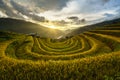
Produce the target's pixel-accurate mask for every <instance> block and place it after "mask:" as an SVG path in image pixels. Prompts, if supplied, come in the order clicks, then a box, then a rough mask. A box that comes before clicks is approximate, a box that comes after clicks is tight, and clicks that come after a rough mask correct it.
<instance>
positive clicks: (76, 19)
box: [68, 16, 86, 25]
mask: <svg viewBox="0 0 120 80" xmlns="http://www.w3.org/2000/svg"><path fill="white" fill-rule="evenodd" d="M68 19H70V20H71V24H76V25H79V24H83V23H85V22H86V19H79V17H77V16H71V17H68Z"/></svg>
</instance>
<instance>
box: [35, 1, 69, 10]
mask: <svg viewBox="0 0 120 80" xmlns="http://www.w3.org/2000/svg"><path fill="white" fill-rule="evenodd" d="M68 1H70V0H34V2H35V3H36V5H37V6H39V7H40V8H44V9H46V10H52V9H62V8H63V7H65V6H66V3H67V2H68Z"/></svg>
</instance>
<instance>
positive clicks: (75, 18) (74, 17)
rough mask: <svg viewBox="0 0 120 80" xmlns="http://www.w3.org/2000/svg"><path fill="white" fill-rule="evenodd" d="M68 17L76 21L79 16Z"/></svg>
mask: <svg viewBox="0 0 120 80" xmlns="http://www.w3.org/2000/svg"><path fill="white" fill-rule="evenodd" d="M68 19H70V20H74V21H76V20H78V19H79V18H78V17H77V16H71V17H68Z"/></svg>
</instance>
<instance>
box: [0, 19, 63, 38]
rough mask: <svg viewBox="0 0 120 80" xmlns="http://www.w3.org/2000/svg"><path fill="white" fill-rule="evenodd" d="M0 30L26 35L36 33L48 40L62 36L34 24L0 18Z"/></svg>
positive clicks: (60, 33)
mask: <svg viewBox="0 0 120 80" xmlns="http://www.w3.org/2000/svg"><path fill="white" fill-rule="evenodd" d="M0 30H7V31H13V32H18V33H26V34H29V33H37V34H39V35H40V36H41V37H50V38H57V37H59V36H61V35H63V34H64V33H63V32H62V31H60V30H56V29H50V28H47V27H44V26H41V25H38V24H35V23H31V22H26V21H23V20H17V19H11V18H0Z"/></svg>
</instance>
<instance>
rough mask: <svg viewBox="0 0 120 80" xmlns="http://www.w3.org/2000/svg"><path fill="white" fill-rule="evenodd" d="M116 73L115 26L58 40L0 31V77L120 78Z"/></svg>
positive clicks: (119, 38) (119, 67)
mask: <svg viewBox="0 0 120 80" xmlns="http://www.w3.org/2000/svg"><path fill="white" fill-rule="evenodd" d="M5 34H6V35H5ZM6 36H10V37H6ZM6 38H7V39H6ZM119 76H120V27H118V26H117V27H108V28H101V29H96V30H92V31H89V32H85V33H83V34H79V35H76V36H73V37H72V38H69V39H64V40H61V41H60V40H54V39H50V38H38V37H35V36H28V35H23V34H15V33H6V32H1V34H0V80H120V77H119Z"/></svg>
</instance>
